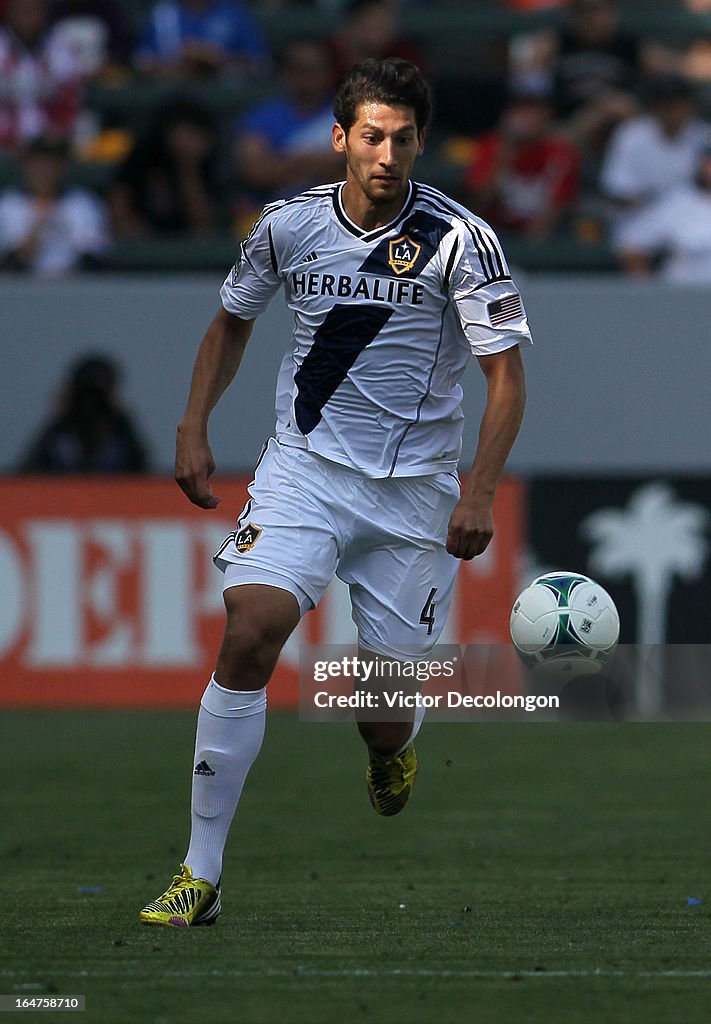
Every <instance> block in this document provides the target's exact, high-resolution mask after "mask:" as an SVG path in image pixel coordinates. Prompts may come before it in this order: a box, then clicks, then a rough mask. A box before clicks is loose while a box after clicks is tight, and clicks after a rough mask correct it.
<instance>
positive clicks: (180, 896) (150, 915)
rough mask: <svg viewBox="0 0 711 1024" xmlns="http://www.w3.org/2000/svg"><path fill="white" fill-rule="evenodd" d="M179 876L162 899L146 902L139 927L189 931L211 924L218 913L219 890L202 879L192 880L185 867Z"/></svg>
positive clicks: (188, 869) (188, 870) (184, 866)
mask: <svg viewBox="0 0 711 1024" xmlns="http://www.w3.org/2000/svg"><path fill="white" fill-rule="evenodd" d="M180 867H181V869H182V874H181V875H174V876H173V881H172V882H171V884H170V885H169V886H168V888H167V889H166V891H165V892H164V893H163V895H162V896H159V897H158V899H157V900H153V902H152V903H147V904H146V906H145V907H144V908H143V910H142V911H141V913H140V915H139V920H140V921H141V922H142V923H143V924H163V925H167V926H168V927H169V928H189V927H195V926H196V925H199V924H207V925H209V924H214V923H215V922H216V921H217V917H218V915H219V913H220V905H221V904H220V887H219V884H218V885H217V886H214V885H213V884H212V882H208V880H207V879H206V878H193V873H192V871H191V870H190V868H189V867H187V865H185V864H181V865H180Z"/></svg>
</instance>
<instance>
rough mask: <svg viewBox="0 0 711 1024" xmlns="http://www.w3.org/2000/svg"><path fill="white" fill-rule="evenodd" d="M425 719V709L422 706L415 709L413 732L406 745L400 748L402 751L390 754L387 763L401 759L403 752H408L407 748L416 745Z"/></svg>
mask: <svg viewBox="0 0 711 1024" xmlns="http://www.w3.org/2000/svg"><path fill="white" fill-rule="evenodd" d="M424 718H425V709H424V708H423V707H422V706H421V705H420V704H418V705H417V707H416V708H415V720H414V722H413V723H412V732H411V733H410V735H409V736H408V738H407V741H406V742H405V743H403V745H402V746H401V747H400V749H399V750H396V751H395V753H394V754H390V755H389V756H388V757H387V758H386V760H387V761H391V760H392V759H393V758H394V757H399V756H400V754H402V752H403V751H404V750H407V748H408V747H409V746H410V744H411V743H414V741H415V737H416V736H417V734H418V732H419V731H420V727H421V725H422V723H423V721H424Z"/></svg>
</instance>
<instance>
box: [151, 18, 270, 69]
mask: <svg viewBox="0 0 711 1024" xmlns="http://www.w3.org/2000/svg"><path fill="white" fill-rule="evenodd" d="M135 63H136V67H137V68H138V70H139V71H145V72H148V73H150V74H154V75H163V76H185V77H190V78H195V77H198V78H200V77H206V76H216V75H220V74H226V73H233V72H242V73H247V72H254V71H261V70H263V69H264V67H265V66H266V65H267V63H268V53H267V48H266V45H265V42H264V38H263V36H262V33H261V30H260V28H259V25H258V24H257V22H256V20H255V18H254V16H253V14H252V13H251V11H250V10H249V9H248V8H247V7H246V6H245V5H244V4H243V3H241V2H240V0H159V2H158V3H157V4H156V5H155V7H154V8H153V10H152V12H151V14H150V16H149V18H148V21H147V22H146V25H145V28H144V30H143V34H142V36H141V39H140V41H139V44H138V49H137V51H136V59H135Z"/></svg>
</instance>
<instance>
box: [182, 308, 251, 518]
mask: <svg viewBox="0 0 711 1024" xmlns="http://www.w3.org/2000/svg"><path fill="white" fill-rule="evenodd" d="M253 325H254V320H241V319H239V317H236V316H234V315H233V314H232V313H228V312H227V310H226V309H224V308H223V309H220V310H219V312H218V313H217V314H216V315H215V318H214V319H213V321H212V323H211V324H210V326H209V327H208V329H207V331H206V332H205V336H204V338H203V339H202V343H201V345H200V348H199V350H198V354H197V358H196V360H195V366H194V367H193V376H192V381H191V384H190V395H189V397H188V404H187V406H186V409H185V413H184V415H183V418H182V420H181V421H180V423H179V424H178V435H177V440H176V449H175V479H176V480H177V482H178V485H179V487H180V488H181V489H182V490H183V491H184V492H185V494H186V495H187V496H188V498H189V499H190V501H192V502H193V504H194V505H199V506H200V507H201V508H217V506H218V504H219V502H220V499H219V498H218V497H217V496H216V495H214V494H213V493H212V487H211V485H210V477H211V476H212V474H213V473H214V471H215V460H214V458H213V455H212V451H211V449H210V443H209V441H208V436H207V425H208V421H209V419H210V413H211V412H212V410H213V409H214V408H215V406H216V405H217V402H218V401H219V398H220V396H221V395H222V394H223V392H224V391H225V390H226V389H227V388H228V387H229V385H230V384H231V383H232V380H233V378H234V376H235V374H236V373H237V370H238V368H239V364H240V363H241V361H242V356H243V355H244V350H245V348H246V347H247V342H248V341H249V336H250V334H251V333H252V327H253Z"/></svg>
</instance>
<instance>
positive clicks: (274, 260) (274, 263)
mask: <svg viewBox="0 0 711 1024" xmlns="http://www.w3.org/2000/svg"><path fill="white" fill-rule="evenodd" d="M267 236H268V237H269V258H270V260H271V262H272V270H273V271H274V273H275V274H277V275H278V274H279V267H278V265H277V257H276V250H275V248H274V236H273V235H272V226H271V224H269V225H268V227H267Z"/></svg>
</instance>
